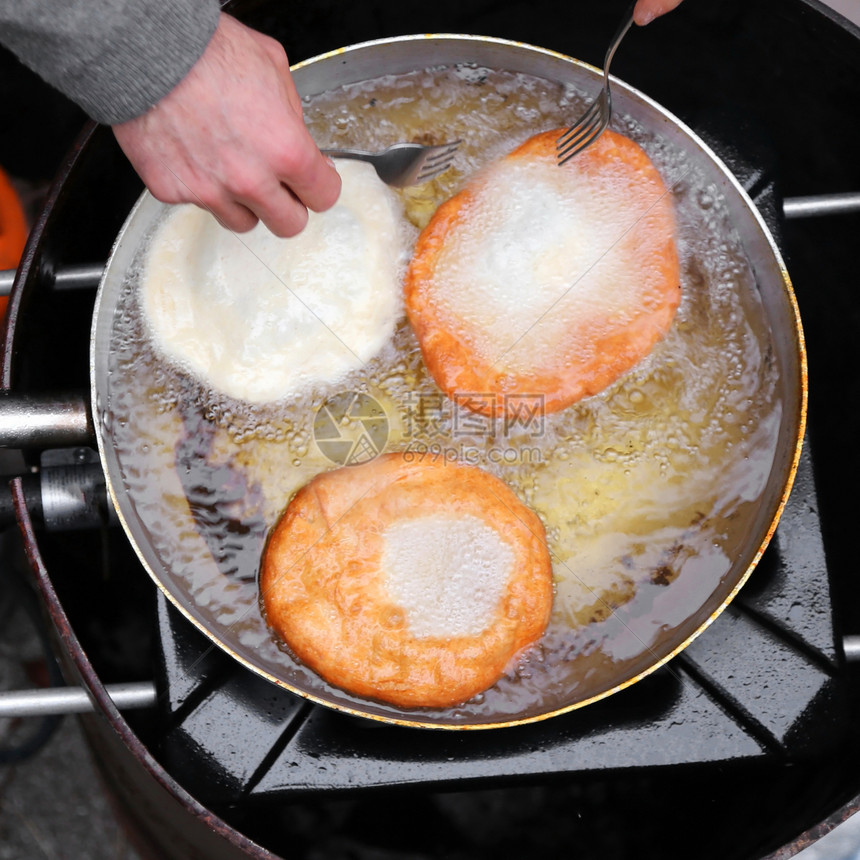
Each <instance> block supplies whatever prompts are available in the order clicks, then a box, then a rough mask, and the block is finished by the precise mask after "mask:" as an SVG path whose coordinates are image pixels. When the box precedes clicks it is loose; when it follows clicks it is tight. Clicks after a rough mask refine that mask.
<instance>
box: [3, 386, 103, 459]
mask: <svg viewBox="0 0 860 860" xmlns="http://www.w3.org/2000/svg"><path fill="white" fill-rule="evenodd" d="M93 439H95V430H94V428H93V424H92V421H91V420H90V411H89V406H88V404H87V398H86V397H85V396H84V395H82V394H61V395H49V394H45V395H35V394H31V395H27V394H17V393H14V392H9V391H0V448H27V447H62V446H64V445H87V444H89V443H90V442H92V440H93Z"/></svg>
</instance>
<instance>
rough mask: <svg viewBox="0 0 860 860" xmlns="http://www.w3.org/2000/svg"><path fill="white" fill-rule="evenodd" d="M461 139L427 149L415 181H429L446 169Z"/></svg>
mask: <svg viewBox="0 0 860 860" xmlns="http://www.w3.org/2000/svg"><path fill="white" fill-rule="evenodd" d="M460 143H461V141H459V140H453V141H451V142H450V143H445V144H442V145H440V146H434V147H431V148H430V149H428V151H427V153H426V156H425V158H424V161H423V162H422V164H421V169H420V170H419V171H418V175H417V177H416V182H429V181H430V180H431V179H433V178H434V177H436V176H438V175H439V174H440V173H443V172H444V171H446V170H447V169H448V168H449V167H450V166H451V162H452V161H453V160H454V154H455V153H456V152H457V148H458V147H459V146H460Z"/></svg>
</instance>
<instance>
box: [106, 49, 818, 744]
mask: <svg viewBox="0 0 860 860" xmlns="http://www.w3.org/2000/svg"><path fill="white" fill-rule="evenodd" d="M428 42H429V43H433V44H436V45H442V44H444V43H446V42H447V43H451V44H452V45H453V46H456V47H461V46H465V45H470V44H480V45H481V46H487V45H489V46H491V50H492V49H497V50H500V51H504V50H516V51H522V52H524V53H526V54H528V56H529V57H533V56H534V55H543V56H544V57H546V58H548V59H549V60H551V61H552V62H554V63H558V64H559V67H563V66H567V67H570V66H575V67H577V68H579V69H584V70H586V71H588V72H589V73H590V74H593V75H602V71H601V70H599V69H597V68H596V67H595V66H592V65H590V64H588V63H585V62H583V61H580V60H577V59H574V58H572V57H569V56H566V55H564V54H561V53H558V52H556V51H552V50H548V49H545V48H541V47H537V46H533V45H529V44H527V43H524V42H515V41H511V40H506V39H500V38H496V37H486V36H477V35H463V34H451V33H442V34H432V33H431V34H415V35H409V36H398V37H391V38H385V39H376V40H371V41H366V42H361V43H357V44H355V45H351V46H347V47H344V48H339V49H336V50H334V51H329V52H326V53H323V54H320V55H318V56H316V57H313V58H310V59H307V60H303V61H302V62H300V63H297V64H295V65H294V66H293V67H292V69H293V70H294V71H295V72H299V75H298V76H297V77H298V78H299V79H297V86H298V87H299V92H300V94H302V95H303V96H305V95H314V94H315V93H305V92H303V90H302V87H301V85H300V83H301V82H300V77H301V70H305V69H313V68H315V67H316V65H317V64H318V63H320V62H322V61H328V62H332V61H339V63H340V64H341V65H343V64H346V63H347V62H348V61H349V60H350V58H352V57H358V58H359V59H360V55H361V54H362V53H363V52H366V51H374V50H376V49H380V48H382V47H387V46H391V45H402V46H406V47H409V46H410V45H411V44H412V43H425V44H426V43H428ZM410 53H411V52H410ZM421 67H423V66H418V65H412V66H411V68H412V69H415V68H421ZM361 79H363V78H357V79H356V80H361ZM613 81H614V82H615V84H616V86H617V87H618V88H619V89H620V90H623V91H624V93H625V95H626V96H628V97H632V98H634V99H636V100H638V101H640V102H642V103H643V104H645V105H646V106H648V107H649V108H650V109H652V110H653V111H654V112H655V113H656V114H657V115H658V116H659V117H662V118H663V119H664V120H665V121H667V122H669V123H671V124H672V125H673V126H674V127H675V128H676V129H677V130H679V131H680V132H681V134H682V136H683V137H685V138H686V139H688V140H689V141H690V142H691V143H692V144H694V145H695V146H697V147H698V148H699V150H700V151H701V152H703V153H704V154H705V156H706V158H707V160H708V161H709V162H710V163H711V164H712V165H713V166H714V167H715V168H716V169H717V170H718V171H719V173H720V174H721V178H722V179H723V180H724V181H726V182H727V183H728V185H729V186H730V187H731V190H732V192H733V193H734V194H736V195H737V197H738V198H739V199H740V201H741V202H742V203H743V204H745V206H746V210H747V211H748V212H749V214H750V215H751V217H752V218H753V220H754V222H756V226H757V229H758V231H759V234H760V237H761V238H762V239H763V240H764V243H765V246H766V247H767V250H768V252H769V254H770V255H771V257H772V259H773V260H774V262H775V263H776V267H777V270H778V272H779V280H780V282H781V291H782V293H783V294H784V296H785V299H786V300H787V305H788V316H789V317H790V319H791V321H792V331H793V334H794V339H795V341H794V344H793V347H794V352H795V353H796V358H797V370H798V377H799V378H798V380H797V382H798V383H799V391H797V404H796V409H795V410H794V412H795V414H794V415H790V416H785V417H784V420H785V421H789V422H791V423H790V426H791V427H792V428H794V429H793V430H792V433H793V435H794V437H795V438H794V445H793V448H792V449H791V451H790V452H789V453H788V456H787V460H788V463H787V465H786V466H784V467H783V468H784V471H785V480H784V482H783V485H782V487H781V490H780V491H779V493H778V496H777V498H776V499H775V502H772V503H771V510H766V511H765V512H764V513H763V514H762V516H763V517H766V521H767V522H768V523H769V525H768V527H767V529H766V530H765V534H764V536H763V537H762V539H761V540H760V541H759V542H758V544H759V545H758V548H757V549H756V551H755V552H754V554H753V556H752V558H751V560H750V562H749V563H748V564H747V566H746V568H745V569H744V571H743V573H742V574H741V575H740V576H739V577H738V578H737V579H736V580H735V584H734V586H733V587H732V588H731V590H730V591H729V592H728V593H727V595H726V596H725V597H724V598H723V599H722V600H721V602H720V604H719V606H717V607H716V608H715V609H714V610H713V611H712V612H711V613H710V615H709V616H708V617H707V619H705V621H704V622H702V623H701V624H700V625H699V626H698V627H697V628H696V629H695V630H694V631H693V632H692V633H691V634H689V635H688V636H686V637H685V638H683V641H681V642H680V643H679V644H677V645H676V646H675V647H674V648H672V650H671V651H670V652H669V653H668V654H666V655H664V656H663V657H661V658H660V659H658V660H656V661H655V662H653V663H651V664H649V665H648V666H647V667H646V668H645V669H644V670H642V671H639V672H637V673H636V674H635V675H633V676H631V677H629V678H627V679H625V680H624V681H621V682H620V683H618V684H615V685H613V686H612V687H610V688H609V689H606V690H604V691H601V692H599V693H597V694H595V695H593V696H590V697H588V698H586V699H582V700H579V701H576V702H573V703H569V704H566V705H564V706H561V707H559V708H555V709H552V710H549V711H546V712H543V713H539V714H533V715H528V716H524V717H523V716H521V717H518V718H515V719H502V720H496V721H487V722H477V723H468V722H455V723H445V722H440V721H439V720H438V719H433V718H425V719H422V718H421V717H420V715H414V714H413V713H412V712H410V713H409V714H408V715H404V716H398V715H397V714H396V713H387V712H368V711H366V710H362V709H361V708H359V707H357V706H355V707H354V706H351V705H349V704H348V703H344V702H341V701H335V702H333V701H330V700H328V699H326V698H325V697H324V696H322V695H319V694H316V693H314V692H310V691H307V690H303V689H301V688H299V687H297V686H294V685H292V684H290V683H288V682H286V681H284V680H283V679H282V678H278V677H277V676H276V675H274V674H272V673H271V672H270V671H268V670H266V669H265V668H264V667H262V666H259V665H256V664H254V663H253V662H252V661H251V660H249V659H247V658H246V657H245V656H244V655H242V654H240V653H238V652H237V651H235V650H233V649H232V648H230V647H229V645H228V644H227V643H225V642H224V641H223V639H221V638H219V636H218V634H217V631H213V630H212V629H210V627H209V626H207V625H206V624H205V622H204V621H202V620H201V619H200V618H197V617H196V616H195V615H194V614H193V612H191V610H190V608H189V607H187V606H185V605H183V604H182V602H181V601H180V600H179V599H178V597H177V596H176V595H175V594H173V593H172V591H171V590H170V589H169V588H168V586H167V584H166V583H165V582H164V581H163V580H162V578H161V577H159V576H158V575H157V573H156V571H154V570H153V568H152V566H151V564H150V563H149V561H148V559H147V557H146V555H145V553H144V551H143V549H142V547H141V546H140V545H139V542H138V539H137V538H136V537H135V532H134V529H133V527H132V524H131V522H130V518H129V516H128V515H127V509H126V503H125V502H124V501H123V498H125V497H123V498H121V497H120V494H119V493H118V492H117V488H116V481H115V479H114V477H113V476H114V475H116V474H117V469H118V466H114V467H112V464H114V463H115V462H116V461H115V457H114V454H113V451H112V449H111V447H110V446H109V445H108V444H107V440H106V438H105V435H106V434H105V431H104V427H103V425H102V420H101V416H102V415H103V409H102V406H101V403H100V394H101V391H102V388H103V386H104V384H105V383H104V382H103V379H102V378H101V377H100V375H99V373H98V372H97V371H98V365H99V356H98V349H97V340H98V338H97V323H98V321H99V319H100V318H101V317H102V314H103V312H104V311H103V306H104V304H105V302H106V298H105V297H106V295H108V293H109V289H110V284H109V282H110V273H111V262H112V261H113V259H114V255H115V253H116V251H117V248H118V247H119V246H120V243H121V241H122V239H123V237H124V236H125V235H126V232H127V228H128V225H129V224H130V223H131V222H132V221H133V218H134V215H135V213H136V212H138V210H139V209H140V207H141V206H143V205H144V204H145V201H146V199H147V198H148V197H151V195H149V193H148V192H145V193H144V194H143V195H142V196H141V198H140V199H139V200H138V201H137V203H136V204H135V206H134V207H133V208H132V210H131V212H130V213H129V216H128V218H127V220H126V222H125V223H124V225H123V227H122V228H121V230H120V232H119V234H118V235H117V237H116V240H115V242H114V245H113V247H112V249H111V253H110V255H109V257H108V261H107V264H106V266H105V273H104V275H103V276H102V279H101V282H100V284H99V288H98V293H97V296H96V301H95V305H94V310H93V328H92V334H91V339H90V393H91V401H92V403H91V405H92V415H93V419H94V424H95V428H96V442H97V446H98V451H99V457H100V460H101V464H102V469H103V471H104V473H105V481H106V485H107V488H108V493H109V495H110V498H111V501H112V503H113V505H114V508H115V510H116V512H117V516H118V518H119V521H120V523H121V525H122V528H123V530H124V531H125V534H126V537H127V538H128V539H129V541H130V542H131V544H132V547H133V549H134V552H135V554H136V555H137V557H138V559H139V560H140V562H141V564H142V565H143V567H144V569H145V570H146V571H147V573H148V574H149V576H150V578H151V579H153V581H154V582H155V583H156V585H157V586H158V588H159V589H160V590H161V592H162V593H163V594H164V595H165V597H166V598H167V599H168V600H169V601H170V603H171V604H172V605H173V606H175V607H176V608H177V609H178V610H179V611H180V613H181V614H182V615H183V616H184V617H185V618H187V619H188V620H189V621H190V622H191V623H192V624H193V625H194V626H195V627H196V628H197V629H198V630H200V632H201V633H203V634H204V636H206V638H207V639H208V640H210V642H212V643H213V644H214V645H216V646H217V647H219V648H220V649H221V650H223V651H224V652H226V653H228V654H229V655H230V656H231V657H233V658H234V659H236V660H237V661H238V662H239V663H240V664H242V665H243V666H245V667H246V668H247V669H249V670H251V671H252V672H254V673H255V674H257V675H259V676H261V677H263V678H265V679H266V680H268V681H270V682H271V683H273V684H275V685H276V686H278V687H280V688H282V689H286V690H288V691H290V692H291V693H293V694H295V695H298V696H301V697H302V698H304V699H306V700H309V701H311V702H314V703H316V704H320V705H324V706H326V707H328V708H332V709H334V710H336V711H340V712H342V713H346V714H349V715H351V716H357V717H362V718H364V719H371V720H374V721H377V722H382V723H387V724H392V725H398V726H406V727H411V728H428V729H441V730H452V731H464V730H467V731H476V730H487V729H495V728H510V727H512V726H518V725H526V724H529V723H535V722H541V721H543V720H546V719H549V718H551V717H555V716H560V715H562V714H566V713H570V712H572V711H574V710H578V709H580V708H583V707H585V706H586V705H590V704H593V703H594V702H597V701H600V700H602V699H605V698H608V697H609V696H611V695H613V694H615V693H617V692H620V691H621V690H624V689H626V688H627V687H630V686H632V685H633V684H635V683H637V682H638V681H640V680H642V679H643V678H645V677H647V676H649V675H651V674H652V673H653V672H655V671H656V670H657V669H659V668H660V667H661V666H664V665H665V664H666V663H668V662H669V661H670V660H671V659H673V658H674V657H675V656H676V655H677V654H679V653H680V652H681V651H683V650H684V649H685V648H687V646H688V645H689V644H690V643H692V642H693V641H694V640H695V639H696V638H698V636H700V635H701V634H702V633H703V632H704V631H705V630H706V629H707V628H708V627H709V626H710V625H711V624H712V623H713V622H714V621H715V620H716V619H717V618H718V617H719V616H720V615H721V614H722V612H723V611H724V610H725V608H726V607H727V606H728V605H729V604H730V603H731V602H732V600H734V598H735V597H736V595H737V594H738V592H739V591H740V589H741V588H742V587H743V585H744V584H745V583H746V582H747V580H748V579H749V577H750V576H751V574H752V572H753V570H754V569H755V568H756V566H757V565H758V563H759V561H760V559H761V557H762V555H763V553H764V551H765V549H766V548H767V546H768V544H769V543H770V541H771V539H772V537H773V535H774V533H775V531H776V528H777V525H778V523H779V521H780V518H781V516H782V513H783V511H784V509H785V505H786V503H787V501H788V497H789V495H790V493H791V489H792V486H793V484H794V480H795V476H796V473H797V469H798V465H799V462H800V456H801V450H802V445H803V440H804V436H805V428H806V413H807V408H808V368H807V355H806V345H805V338H804V335H803V329H802V323H801V318H800V311H799V306H798V303H797V299H796V296H795V293H794V288H793V286H792V284H791V279H790V277H789V273H788V270H787V267H786V265H785V262H784V261H783V259H782V255H781V253H780V251H779V249H778V247H777V245H776V242H775V240H774V238H773V236H772V235H771V233H770V230H769V228H768V227H767V225H766V223H765V221H764V219H763V217H762V216H761V214H760V213H759V212H758V210H757V208H756V207H755V205H754V204H753V202H752V201H751V200H750V198H749V196H748V195H747V193H746V191H745V190H744V189H743V187H742V186H741V185H740V183H739V182H738V180H737V179H736V178H735V177H734V175H733V174H732V173H731V171H729V170H728V168H727V167H726V166H725V165H724V164H723V162H722V161H721V160H720V159H719V158H718V157H717V155H716V154H715V153H714V152H713V150H712V149H711V148H710V147H709V146H708V145H707V144H706V143H705V142H704V141H702V140H701V139H700V138H699V137H698V135H697V134H696V133H695V132H694V131H693V130H692V129H690V128H689V127H688V126H687V125H685V124H684V123H683V122H682V121H681V120H679V119H678V118H677V117H675V116H674V115H672V114H671V113H670V112H669V111H667V110H666V109H665V108H663V107H662V106H661V105H659V104H657V103H656V102H654V101H653V100H652V99H650V98H649V97H648V96H646V95H644V94H642V93H641V92H640V91H638V90H637V89H635V88H634V87H631V86H630V85H628V84H626V83H624V82H623V81H619V80H617V79H615V78H614V77H613ZM103 376H104V374H102V377H103ZM776 468H777V466H776V461H775V462H774V465H773V466H772V467H771V476H770V477H769V480H770V479H771V478H772V475H773V471H774V469H776ZM370 704H375V703H373V702H370Z"/></svg>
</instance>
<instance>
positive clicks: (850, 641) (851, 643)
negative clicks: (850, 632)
mask: <svg viewBox="0 0 860 860" xmlns="http://www.w3.org/2000/svg"><path fill="white" fill-rule="evenodd" d="M842 648H843V650H844V651H845V659H846V660H847V661H848V662H849V663H856V662H858V661H860V636H845V637H844V638H843V640H842Z"/></svg>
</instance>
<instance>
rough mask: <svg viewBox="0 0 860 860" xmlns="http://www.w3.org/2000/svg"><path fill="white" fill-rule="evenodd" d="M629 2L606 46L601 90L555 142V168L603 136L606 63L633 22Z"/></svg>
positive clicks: (607, 102) (607, 112)
mask: <svg viewBox="0 0 860 860" xmlns="http://www.w3.org/2000/svg"><path fill="white" fill-rule="evenodd" d="M635 5H636V4H635V3H633V4H632V5H631V6H630V8H629V9H628V10H627V12H626V13H625V15H624V18H623V19H622V21H621V24H620V26H619V27H618V30H617V32H616V33H615V36H614V37H613V38H612V41H611V42H610V43H609V50H608V51H607V52H606V58H605V59H604V60H603V89H602V90H601V91H600V93H599V94H598V96H597V98H596V99H595V100H594V101H593V102H592V103H591V107H589V109H588V110H587V111H586V112H585V113H584V114H583V115H582V116H581V117H580V118H579V120H578V121H577V122H575V123H574V124H573V125H572V126H571V127H570V128H569V129H568V130H567V131H566V132H565V133H564V134H563V135H561V136H560V137H559V139H558V141H557V142H556V160H557V161H558V164H559V165H562V164H564V163H565V161H568V160H569V159H571V158H573V156H574V155H576V154H577V153H578V152H582V150H583V149H585V148H586V147H587V146H590V145H591V144H592V143H594V141H595V140H597V138H598V137H600V135H601V134H603V132H604V130H605V129H606V126H607V125H609V118H610V116H611V115H612V93H611V92H610V91H609V64H610V63H611V62H612V57H613V56H614V55H615V49H616V48H617V47H618V45H619V44H620V42H621V40H622V39H623V38H624V36H625V35H626V34H627V31H628V30H629V29H630V25H631V24H632V23H633V7H634V6H635Z"/></svg>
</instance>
